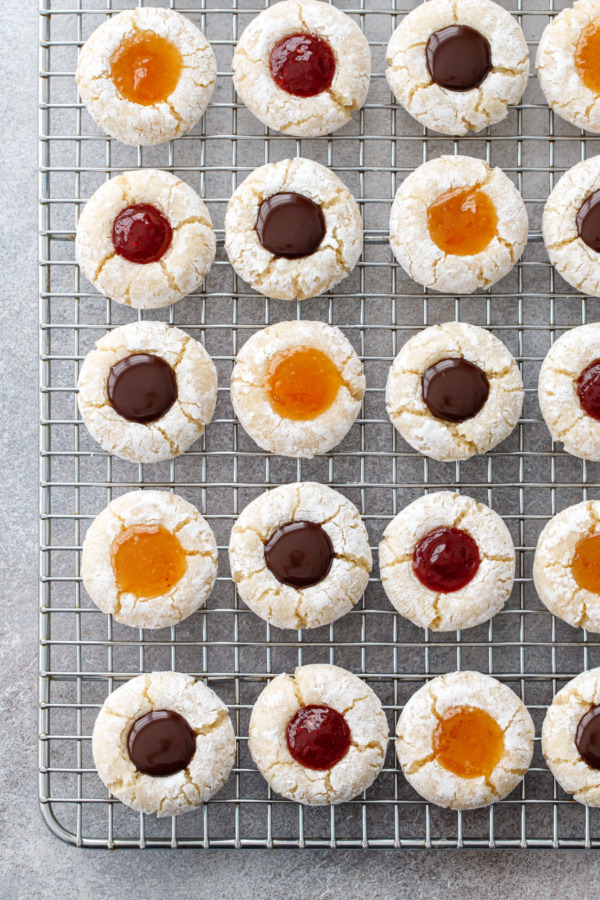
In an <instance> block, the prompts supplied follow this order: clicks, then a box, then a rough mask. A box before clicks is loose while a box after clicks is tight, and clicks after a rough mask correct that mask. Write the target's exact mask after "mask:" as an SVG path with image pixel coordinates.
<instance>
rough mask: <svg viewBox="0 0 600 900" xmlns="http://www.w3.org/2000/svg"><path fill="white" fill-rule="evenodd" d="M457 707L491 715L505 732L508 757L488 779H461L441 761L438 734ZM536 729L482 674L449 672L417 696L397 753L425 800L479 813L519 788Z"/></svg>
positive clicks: (508, 693)
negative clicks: (437, 750)
mask: <svg viewBox="0 0 600 900" xmlns="http://www.w3.org/2000/svg"><path fill="white" fill-rule="evenodd" d="M456 707H471V708H476V709H481V710H483V711H484V712H486V713H488V715H489V716H491V717H492V718H493V719H494V720H495V721H496V722H497V724H498V726H499V727H500V729H501V731H502V737H503V742H504V747H503V753H502V755H501V757H500V759H499V761H498V762H497V764H496V765H495V767H494V768H493V770H492V772H491V773H490V774H489V775H487V776H484V775H480V776H478V777H473V778H467V777H461V776H459V775H457V774H455V773H454V772H452V771H450V770H449V769H447V768H445V767H444V766H442V765H441V764H440V762H438V759H437V758H436V757H435V754H434V733H435V731H436V728H437V726H438V723H439V722H440V720H441V718H442V717H443V716H444V714H445V713H447V712H448V711H449V710H451V709H454V708H456ZM534 735H535V729H534V726H533V722H532V720H531V716H530V715H529V712H528V711H527V708H526V707H525V705H524V704H523V702H522V701H521V700H520V699H519V697H517V695H516V694H515V693H514V692H513V691H512V690H511V689H510V688H509V687H507V686H506V685H504V684H501V683H500V682H499V681H497V680H496V679H495V678H492V677H491V676H490V675H484V674H482V673H481V672H450V673H449V674H447V675H441V676H439V677H438V678H433V679H432V680H431V681H430V682H428V683H427V684H426V685H424V686H423V687H422V688H420V689H419V690H418V691H417V692H416V693H415V694H413V695H412V697H411V698H410V700H409V701H408V703H407V704H406V706H405V707H404V710H403V711H402V714H401V716H400V718H399V719H398V725H397V727H396V754H397V756H398V761H399V763H400V765H401V767H402V771H403V773H404V777H405V778H406V780H407V781H408V783H409V784H410V785H411V786H412V787H413V788H414V789H415V790H416V791H417V792H418V793H419V794H420V795H421V796H422V797H424V798H425V799H426V800H429V802H431V803H435V804H437V805H438V806H443V807H447V808H450V809H477V808H478V807H481V806H488V805H489V804H490V803H494V802H495V801H497V800H502V799H503V798H504V797H506V796H507V795H508V794H510V792H511V791H512V790H514V788H515V787H516V786H517V785H518V784H519V782H520V781H521V779H522V778H523V776H524V775H525V773H526V772H527V769H528V768H529V765H530V763H531V757H532V755H533V739H534Z"/></svg>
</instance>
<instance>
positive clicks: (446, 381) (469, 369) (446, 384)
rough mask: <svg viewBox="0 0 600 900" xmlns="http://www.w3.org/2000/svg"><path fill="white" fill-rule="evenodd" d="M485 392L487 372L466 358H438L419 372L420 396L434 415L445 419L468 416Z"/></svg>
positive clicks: (477, 407) (478, 406)
mask: <svg viewBox="0 0 600 900" xmlns="http://www.w3.org/2000/svg"><path fill="white" fill-rule="evenodd" d="M489 392H490V383H489V381H488V379H487V375H486V374H485V372H484V371H483V370H482V369H480V368H479V366H476V365H474V363H471V362H469V360H468V359H456V358H451V359H440V361H439V362H437V363H434V364H433V365H432V366H429V368H428V369H426V370H425V372H424V373H423V400H424V401H425V403H426V404H427V407H428V409H429V410H430V411H431V413H432V414H433V415H434V416H436V417H437V418H438V419H444V420H445V421H446V422H465V421H466V420H467V419H472V418H473V416H476V415H477V413H478V412H480V411H481V409H482V408H483V406H484V404H485V402H486V400H487V398H488V395H489Z"/></svg>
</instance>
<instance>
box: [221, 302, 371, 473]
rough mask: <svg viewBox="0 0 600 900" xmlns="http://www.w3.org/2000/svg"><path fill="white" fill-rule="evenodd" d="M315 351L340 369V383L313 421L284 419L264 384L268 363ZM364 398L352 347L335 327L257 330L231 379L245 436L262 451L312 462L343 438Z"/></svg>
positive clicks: (292, 325) (306, 324) (289, 325)
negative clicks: (287, 355)
mask: <svg viewBox="0 0 600 900" xmlns="http://www.w3.org/2000/svg"><path fill="white" fill-rule="evenodd" d="M308 347H310V348H315V349H317V350H321V351H322V352H323V353H325V354H327V356H328V357H329V359H330V360H331V361H332V362H333V363H334V365H335V366H336V367H337V368H338V370H339V372H340V375H341V378H342V384H341V386H340V388H339V390H338V392H337V396H336V398H335V400H334V401H333V403H332V405H331V406H330V407H329V409H327V410H325V412H323V413H321V415H319V416H317V417H316V418H314V419H309V420H306V421H297V420H293V419H284V418H283V417H282V416H280V415H279V413H277V412H275V410H274V409H273V407H272V406H271V403H270V402H269V396H268V393H267V391H266V389H265V385H266V383H267V381H268V378H269V374H270V372H269V369H270V365H271V362H272V360H273V359H274V357H276V356H277V355H278V354H279V353H283V352H285V351H290V350H297V349H305V348H308ZM364 393H365V376H364V373H363V368H362V364H361V361H360V359H359V358H358V356H357V355H356V352H355V350H354V348H353V347H352V344H351V343H350V342H349V341H348V340H347V339H346V338H345V337H344V335H343V334H342V332H341V331H340V329H339V328H334V327H333V326H331V325H325V323H324V322H311V321H308V320H302V321H299V322H279V323H278V324H276V325H269V326H268V328H264V329H263V330H262V331H257V332H256V334H253V335H252V337H251V338H250V339H249V340H247V341H246V343H245V344H244V346H243V347H242V349H241V350H240V352H239V353H238V355H237V359H236V362H235V365H234V367H233V372H232V375H231V402H232V404H233V408H234V411H235V414H236V415H237V417H238V419H239V420H240V422H241V424H242V426H243V428H244V430H245V431H247V432H248V434H249V435H250V437H251V438H252V439H253V440H255V441H256V443H257V444H258V446H259V447H262V449H263V450H269V451H270V452H271V453H278V454H280V455H281V456H293V457H305V458H307V459H312V457H313V456H317V455H319V454H321V453H327V452H328V451H329V450H331V449H332V448H333V447H335V446H336V444H339V442H340V441H341V440H342V439H343V438H344V437H345V436H346V434H347V433H348V431H349V430H350V428H351V427H352V424H353V423H354V420H355V419H356V417H357V415H358V413H359V410H360V405H361V402H362V398H363V396H364Z"/></svg>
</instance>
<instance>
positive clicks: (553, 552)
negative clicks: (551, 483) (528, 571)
mask: <svg viewBox="0 0 600 900" xmlns="http://www.w3.org/2000/svg"><path fill="white" fill-rule="evenodd" d="M599 532H600V500H584V502H583V503H576V504H575V505H574V506H569V507H567V509H563V510H562V512H559V513H557V515H555V516H553V518H552V519H550V521H549V522H548V523H547V525H546V526H545V528H544V530H543V531H542V533H541V534H540V537H539V540H538V544H537V548H536V551H535V558H534V562H533V580H534V582H535V589H536V591H537V592H538V596H539V598H540V600H541V601H542V603H544V604H545V605H546V606H547V607H548V609H549V610H550V612H551V613H554V615H555V616H558V617H559V618H560V619H563V620H564V621H565V622H568V623H569V625H573V626H574V627H575V628H587V630H588V631H592V632H594V634H600V595H598V594H595V593H593V592H592V591H588V590H586V589H585V588H581V587H579V585H578V584H577V582H576V581H575V579H574V577H573V572H572V570H571V563H572V561H573V556H574V555H575V547H576V545H577V542H578V541H579V540H580V539H581V538H583V537H586V536H587V535H591V534H597V533H599Z"/></svg>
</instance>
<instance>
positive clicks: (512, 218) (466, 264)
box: [390, 156, 528, 294]
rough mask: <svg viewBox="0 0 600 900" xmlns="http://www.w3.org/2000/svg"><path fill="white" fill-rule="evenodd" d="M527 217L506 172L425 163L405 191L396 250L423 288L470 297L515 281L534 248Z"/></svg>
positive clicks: (477, 165)
mask: <svg viewBox="0 0 600 900" xmlns="http://www.w3.org/2000/svg"><path fill="white" fill-rule="evenodd" d="M527 229H528V222H527V211H526V209H525V204H524V202H523V199H522V197H521V195H520V194H519V192H518V190H517V188H516V187H515V186H514V184H513V183H512V181H511V180H510V179H509V178H508V177H507V176H506V175H505V174H504V172H503V171H502V170H501V169H499V168H495V169H492V168H490V166H488V164H487V163H486V162H484V161H483V160H481V159H474V158H473V157H470V156H441V157H439V158H438V159H434V160H430V161H429V162H426V163H423V165H421V166H419V168H418V169H415V171H414V172H411V174H410V175H409V176H408V178H406V180H405V181H404V182H403V183H402V184H401V185H400V187H399V188H398V191H397V192H396V197H395V198H394V203H393V205H392V212H391V216H390V243H391V245H392V250H393V252H394V255H395V257H396V259H397V260H398V262H399V263H400V265H401V266H402V268H403V269H404V270H405V271H406V272H407V273H408V274H409V275H410V277H411V278H413V279H414V280H415V281H417V282H419V284H422V285H424V286H425V287H428V288H432V289H433V290H435V291H442V292H445V293H453V294H454V293H460V294H470V293H472V292H473V291H475V290H477V289H479V288H488V287H491V285H493V284H495V283H496V282H497V281H500V279H501V278H504V276H505V275H508V273H509V272H510V270H511V269H512V268H513V266H514V265H515V264H516V263H517V262H518V260H519V259H520V258H521V255H522V253H523V250H524V249H525V245H526V243H527Z"/></svg>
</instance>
